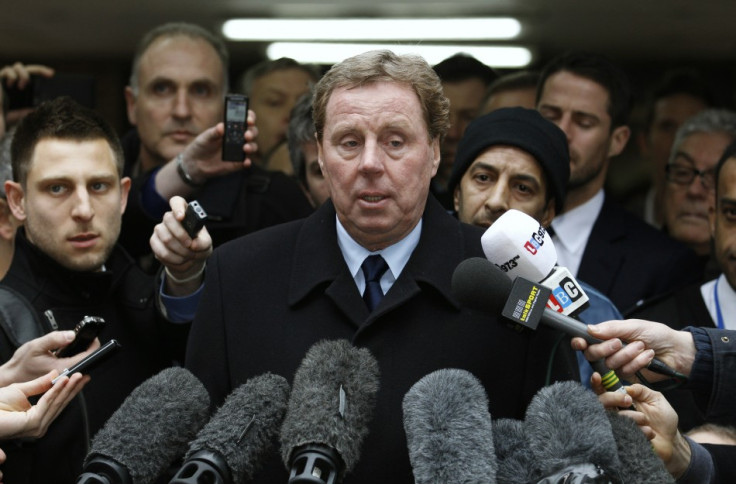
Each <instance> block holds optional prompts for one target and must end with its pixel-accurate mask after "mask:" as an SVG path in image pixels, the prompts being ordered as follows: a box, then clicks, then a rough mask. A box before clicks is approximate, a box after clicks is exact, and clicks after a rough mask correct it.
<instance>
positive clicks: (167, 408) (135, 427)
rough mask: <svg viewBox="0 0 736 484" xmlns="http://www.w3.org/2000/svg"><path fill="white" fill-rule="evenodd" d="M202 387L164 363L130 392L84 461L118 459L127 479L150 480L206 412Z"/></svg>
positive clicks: (180, 447) (206, 400) (179, 449)
mask: <svg viewBox="0 0 736 484" xmlns="http://www.w3.org/2000/svg"><path fill="white" fill-rule="evenodd" d="M209 405H210V399H209V394H208V393H207V390H206V389H205V388H204V386H203V385H202V383H200V381H199V380H198V379H197V377H195V376H194V375H193V374H192V373H190V372H189V371H188V370H185V369H184V368H178V367H175V368H167V369H165V370H163V371H161V372H160V373H158V374H156V375H154V376H152V377H151V378H149V379H148V380H146V381H144V382H143V383H141V384H140V385H139V386H138V387H136V389H135V390H133V391H132V392H131V394H130V395H129V396H128V398H126V399H125V401H124V402H123V403H122V405H121V406H120V408H118V409H117V410H116V411H115V413H114V414H112V416H111V417H110V419H109V420H108V421H107V422H106V423H105V426H104V427H103V428H102V429H101V430H100V431H99V432H98V433H97V435H96V436H95V438H94V440H93V442H92V448H91V450H90V452H89V454H88V455H87V458H86V460H85V466H86V465H87V464H88V463H89V462H90V461H92V460H94V459H95V458H102V459H112V460H114V461H116V462H117V463H119V464H122V465H123V466H124V467H125V468H126V469H127V470H128V473H129V475H130V478H131V480H132V482H134V483H136V484H139V483H140V484H145V483H150V482H153V481H154V480H155V479H156V477H157V476H158V475H159V474H160V473H161V472H162V471H163V470H165V469H166V468H167V467H168V465H169V464H170V463H172V462H173V461H174V460H175V459H177V458H179V457H181V456H182V455H183V454H184V452H186V450H187V444H188V442H189V441H190V440H191V439H193V438H194V436H195V435H196V434H197V431H199V429H200V428H202V426H203V425H204V423H205V422H206V421H207V418H208V417H209Z"/></svg>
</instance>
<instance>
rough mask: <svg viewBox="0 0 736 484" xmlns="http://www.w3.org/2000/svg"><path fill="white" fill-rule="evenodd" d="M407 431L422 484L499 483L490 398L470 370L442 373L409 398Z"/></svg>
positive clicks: (413, 464)
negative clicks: (455, 483) (497, 479)
mask: <svg viewBox="0 0 736 484" xmlns="http://www.w3.org/2000/svg"><path fill="white" fill-rule="evenodd" d="M403 411H404V431H405V432H406V440H407V443H408V447H409V460H410V461H411V467H412V470H413V473H414V481H415V483H416V484H434V483H438V482H446V483H450V482H458V483H459V482H473V483H478V484H480V483H488V484H491V483H495V482H496V457H495V454H494V448H493V433H492V428H491V415H490V413H489V412H488V397H487V396H486V392H485V389H484V388H483V386H482V384H481V383H480V382H479V381H478V379H477V378H476V377H475V376H473V375H472V374H470V373H469V372H467V371H465V370H458V369H443V370H437V371H435V372H432V373H430V374H429V375H427V376H425V377H424V378H422V379H421V380H419V381H418V382H416V383H415V384H414V385H413V386H412V387H411V389H409V391H408V392H407V393H406V395H404V401H403Z"/></svg>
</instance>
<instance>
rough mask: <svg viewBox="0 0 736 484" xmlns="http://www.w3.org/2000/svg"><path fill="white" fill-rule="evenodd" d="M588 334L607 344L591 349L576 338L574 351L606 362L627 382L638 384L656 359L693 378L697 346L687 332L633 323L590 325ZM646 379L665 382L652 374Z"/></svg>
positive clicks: (637, 321)
mask: <svg viewBox="0 0 736 484" xmlns="http://www.w3.org/2000/svg"><path fill="white" fill-rule="evenodd" d="M588 332H589V333H590V334H591V335H592V336H595V337H596V338H598V339H601V340H603V342H602V343H598V344H593V345H588V343H587V342H586V341H585V340H584V339H582V338H573V340H572V347H573V348H574V349H576V350H584V351H585V357H586V358H587V359H588V360H589V361H595V360H596V359H599V358H604V359H605V363H606V366H608V367H609V368H611V369H613V370H615V371H616V373H618V374H619V376H620V377H622V378H624V379H625V380H629V381H638V379H637V378H636V372H637V371H640V370H642V369H644V368H646V366H647V365H648V364H649V363H650V362H651V361H652V358H654V357H655V355H656V357H657V358H658V359H659V360H661V361H662V362H663V363H665V364H667V365H668V366H670V367H672V368H674V369H675V370H677V371H678V372H680V373H683V374H684V375H689V374H690V368H691V367H692V362H693V360H694V358H695V345H694V343H693V338H692V335H691V334H690V333H688V332H686V331H676V330H674V329H672V328H670V327H668V326H666V325H664V324H661V323H655V322H651V321H644V320H641V319H629V320H624V321H607V322H604V323H600V324H595V325H589V326H588ZM624 341H625V342H627V344H626V346H624V345H623V342H624ZM645 376H646V378H647V380H649V381H659V380H662V379H663V378H665V377H664V376H662V375H659V374H657V373H652V372H646V374H645Z"/></svg>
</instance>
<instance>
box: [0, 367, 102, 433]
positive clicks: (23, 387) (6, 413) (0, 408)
mask: <svg viewBox="0 0 736 484" xmlns="http://www.w3.org/2000/svg"><path fill="white" fill-rule="evenodd" d="M57 375H58V372H57V371H55V370H54V371H51V372H49V373H48V374H47V375H44V376H42V377H40V378H37V379H35V380H32V381H29V382H25V383H14V384H12V385H10V386H6V387H3V388H0V438H4V439H5V438H16V437H34V438H39V437H43V436H44V435H45V434H46V431H47V430H48V427H49V425H50V424H51V422H53V421H54V419H55V418H56V417H57V416H58V415H59V413H60V412H61V411H62V410H63V409H64V408H65V407H66V406H67V405H68V404H69V402H70V401H71V400H72V398H74V397H75V396H76V395H77V394H78V393H79V392H80V390H82V388H83V387H84V385H86V384H87V382H88V381H89V380H90V377H89V376H82V374H81V373H74V374H72V376H71V377H69V378H67V377H63V378H60V379H59V380H58V381H57V382H56V383H55V384H54V385H52V384H51V380H53V379H54V378H55V377H56V376H57ZM44 392H46V393H45V394H44V395H43V396H42V397H41V399H40V400H39V401H38V403H37V404H36V405H31V402H29V401H28V398H29V397H32V396H34V395H40V394H41V393H44Z"/></svg>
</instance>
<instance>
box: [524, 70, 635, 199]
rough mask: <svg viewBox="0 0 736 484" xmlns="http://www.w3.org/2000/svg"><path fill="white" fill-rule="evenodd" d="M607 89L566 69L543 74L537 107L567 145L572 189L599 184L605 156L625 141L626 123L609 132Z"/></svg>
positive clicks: (570, 186)
mask: <svg viewBox="0 0 736 484" xmlns="http://www.w3.org/2000/svg"><path fill="white" fill-rule="evenodd" d="M608 102H609V97H608V92H607V91H606V89H605V88H604V87H603V86H601V85H600V84H598V83H597V82H595V81H592V80H590V79H588V78H585V77H580V76H577V75H575V74H572V73H570V72H567V71H560V72H557V73H555V74H552V75H551V76H550V77H548V78H547V81H546V82H545V83H544V87H543V89H542V95H541V97H540V99H539V104H538V106H537V107H538V109H539V112H540V113H541V114H542V116H544V117H545V118H547V119H549V120H550V121H552V122H553V123H555V124H556V125H557V126H559V127H560V129H562V131H564V132H565V135H566V136H567V143H568V146H569V149H570V181H569V182H568V188H569V189H571V190H573V189H577V188H581V187H588V186H590V187H591V191H592V192H595V191H597V190H598V189H599V188H600V187H602V186H603V182H604V181H605V177H606V171H607V168H608V159H609V158H610V157H612V156H615V155H617V154H619V153H620V152H621V151H622V150H623V149H624V147H625V146H626V141H628V134H629V131H628V127H626V126H619V127H618V128H616V129H615V130H614V131H613V132H611V117H610V116H609V115H608V111H607V108H608Z"/></svg>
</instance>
